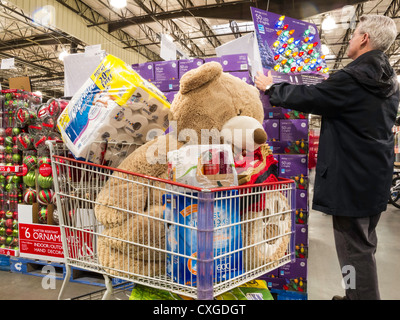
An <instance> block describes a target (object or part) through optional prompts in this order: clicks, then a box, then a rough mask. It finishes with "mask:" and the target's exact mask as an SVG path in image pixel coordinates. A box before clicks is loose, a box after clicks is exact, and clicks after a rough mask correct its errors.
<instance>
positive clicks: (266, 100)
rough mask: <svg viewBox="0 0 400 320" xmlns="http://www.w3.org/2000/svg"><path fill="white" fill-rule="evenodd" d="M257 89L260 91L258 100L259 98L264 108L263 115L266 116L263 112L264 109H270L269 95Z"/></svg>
mask: <svg viewBox="0 0 400 320" xmlns="http://www.w3.org/2000/svg"><path fill="white" fill-rule="evenodd" d="M259 91H260V100H261V103H262V105H263V108H264V117H265V118H267V115H266V114H265V110H267V109H272V106H271V104H270V103H269V96H268V95H267V94H264V92H263V91H261V90H259ZM270 118H272V117H270Z"/></svg>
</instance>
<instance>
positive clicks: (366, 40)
mask: <svg viewBox="0 0 400 320" xmlns="http://www.w3.org/2000/svg"><path fill="white" fill-rule="evenodd" d="M368 42H369V34H368V33H364V34H363V36H362V38H361V44H367V43H368Z"/></svg>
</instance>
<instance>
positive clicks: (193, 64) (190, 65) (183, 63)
mask: <svg viewBox="0 0 400 320" xmlns="http://www.w3.org/2000/svg"><path fill="white" fill-rule="evenodd" d="M202 64H204V60H203V59H184V60H179V79H180V78H182V76H183V75H184V74H185V73H186V72H188V71H189V70H192V69H196V68H198V67H200V66H201V65H202Z"/></svg>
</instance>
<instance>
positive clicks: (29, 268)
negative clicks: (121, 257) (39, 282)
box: [0, 257, 123, 287]
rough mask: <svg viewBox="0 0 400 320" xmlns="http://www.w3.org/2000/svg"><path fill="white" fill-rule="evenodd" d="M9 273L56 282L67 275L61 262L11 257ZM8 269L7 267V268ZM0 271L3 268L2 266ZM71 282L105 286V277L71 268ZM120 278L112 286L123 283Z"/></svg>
mask: <svg viewBox="0 0 400 320" xmlns="http://www.w3.org/2000/svg"><path fill="white" fill-rule="evenodd" d="M9 261H10V262H9V268H8V271H11V272H14V273H21V274H26V275H32V276H37V277H46V276H49V277H54V278H55V279H56V280H64V278H65V274H66V268H65V264H64V263H61V262H54V261H47V260H39V259H28V258H23V257H10V260H9ZM5 267H6V266H5ZM0 270H3V269H2V266H1V265H0ZM70 282H76V283H82V284H89V285H94V286H103V287H104V286H105V283H104V277H103V275H102V274H101V273H97V272H91V271H87V270H83V269H80V268H76V267H72V268H71V277H70ZM122 282H123V280H121V279H119V278H112V279H111V283H112V285H117V284H120V283H122Z"/></svg>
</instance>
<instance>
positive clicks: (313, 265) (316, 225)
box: [307, 205, 400, 300]
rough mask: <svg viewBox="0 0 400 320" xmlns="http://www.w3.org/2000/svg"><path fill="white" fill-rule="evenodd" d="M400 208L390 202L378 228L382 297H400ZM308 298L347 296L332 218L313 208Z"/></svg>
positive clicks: (310, 232)
mask: <svg viewBox="0 0 400 320" xmlns="http://www.w3.org/2000/svg"><path fill="white" fill-rule="evenodd" d="M399 230H400V209H397V208H395V207H393V206H392V205H388V209H387V210H386V212H384V213H382V216H381V219H380V221H379V224H378V227H377V234H378V249H377V252H376V256H375V257H376V262H377V267H378V279H379V287H380V293H381V299H382V300H400V291H399V289H398V288H399V287H400V277H399V272H398V269H397V267H398V264H399V263H400V246H399V242H400V237H399ZM308 232H309V251H308V254H309V258H308V282H307V285H308V299H309V300H329V299H332V297H333V296H334V295H344V289H343V288H342V285H341V283H342V277H341V270H340V267H339V263H338V260H337V256H336V249H335V244H334V239H333V228H332V217H331V216H328V215H324V214H322V213H320V212H317V211H311V213H310V218H309V228H308Z"/></svg>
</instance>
